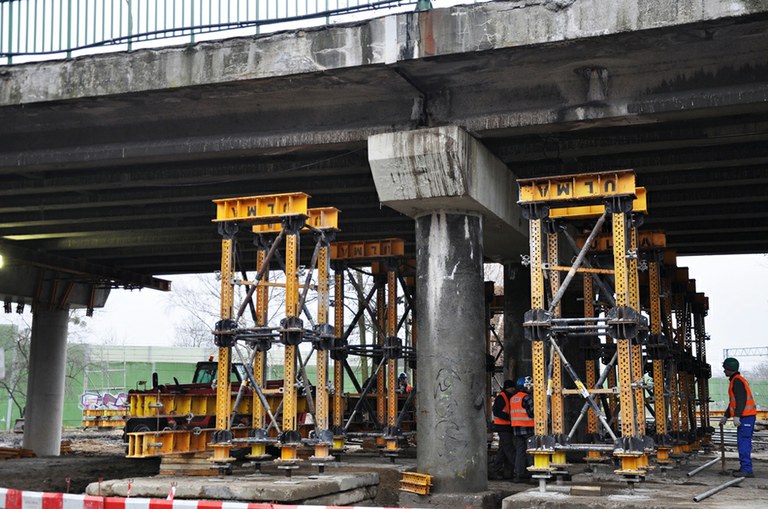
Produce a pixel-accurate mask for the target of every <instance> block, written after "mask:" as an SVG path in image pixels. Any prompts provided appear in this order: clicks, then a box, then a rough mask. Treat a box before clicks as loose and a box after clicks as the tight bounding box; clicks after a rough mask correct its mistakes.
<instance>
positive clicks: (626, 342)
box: [612, 210, 645, 476]
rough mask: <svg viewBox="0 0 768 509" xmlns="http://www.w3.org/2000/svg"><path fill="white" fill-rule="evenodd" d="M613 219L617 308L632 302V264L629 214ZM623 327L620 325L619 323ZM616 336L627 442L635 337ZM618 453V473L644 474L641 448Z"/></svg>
mask: <svg viewBox="0 0 768 509" xmlns="http://www.w3.org/2000/svg"><path fill="white" fill-rule="evenodd" d="M612 222H613V270H614V271H615V272H614V281H615V292H616V308H615V309H617V310H619V311H620V310H622V309H626V308H628V307H629V304H630V288H629V267H628V264H627V214H626V212H624V211H621V210H618V211H614V212H613V213H612ZM619 327H620V326H619ZM618 336H619V337H617V338H616V342H617V351H618V365H619V401H620V405H621V437H622V439H624V444H628V443H631V441H632V439H634V438H636V437H637V435H638V433H637V420H636V418H635V410H636V407H635V402H634V394H633V390H632V351H631V347H632V344H631V343H632V338H630V337H626V334H625V333H624V331H623V330H622V328H621V327H620V328H619V334H618ZM614 456H618V457H619V458H620V459H621V468H619V469H618V470H616V471H615V472H616V473H617V474H620V475H630V476H636V475H644V474H645V470H643V469H642V466H643V461H642V459H641V456H643V453H642V452H640V451H635V450H632V449H631V448H630V449H629V450H628V449H626V448H623V447H621V448H619V449H617V451H616V452H614Z"/></svg>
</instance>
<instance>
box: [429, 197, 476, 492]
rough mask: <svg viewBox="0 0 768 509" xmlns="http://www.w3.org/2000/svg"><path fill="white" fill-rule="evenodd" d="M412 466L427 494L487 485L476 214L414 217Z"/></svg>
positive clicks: (467, 489) (440, 212)
mask: <svg viewBox="0 0 768 509" xmlns="http://www.w3.org/2000/svg"><path fill="white" fill-rule="evenodd" d="M416 252H417V254H416V264H417V271H416V273H417V277H416V308H417V309H418V310H419V312H418V314H417V319H416V323H417V330H418V331H419V347H418V352H417V369H418V370H417V376H418V388H419V392H418V423H419V427H418V432H417V438H418V446H417V453H418V454H417V458H418V460H417V468H418V471H419V472H427V473H429V474H430V475H432V476H433V484H434V486H433V490H432V491H433V493H456V492H464V493H473V492H479V491H483V490H485V489H486V487H487V484H488V482H487V479H486V476H487V444H486V418H485V407H484V402H485V390H486V387H485V336H484V332H483V320H484V317H485V311H484V309H485V305H484V297H483V295H484V293H483V243H482V218H481V217H480V216H478V215H467V214H463V213H453V212H446V211H436V212H432V213H428V214H425V215H420V216H418V217H416Z"/></svg>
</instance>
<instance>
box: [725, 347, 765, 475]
mask: <svg viewBox="0 0 768 509" xmlns="http://www.w3.org/2000/svg"><path fill="white" fill-rule="evenodd" d="M723 371H724V372H725V376H727V377H728V378H729V379H730V380H731V383H730V384H729V385H728V397H729V403H728V409H727V410H726V411H725V413H724V414H723V418H722V419H720V426H723V425H724V424H725V422H726V421H727V420H728V417H733V424H734V425H735V426H736V445H737V446H738V448H739V462H740V464H741V465H740V468H739V469H738V470H735V471H734V472H733V475H734V476H735V477H754V476H755V474H753V473H752V433H753V432H754V430H755V417H756V416H757V406H756V405H755V400H754V398H753V397H752V390H751V389H750V388H749V384H748V383H747V380H746V379H745V378H744V377H743V376H741V373H739V361H738V360H736V359H734V358H733V357H728V358H727V359H725V360H724V361H723Z"/></svg>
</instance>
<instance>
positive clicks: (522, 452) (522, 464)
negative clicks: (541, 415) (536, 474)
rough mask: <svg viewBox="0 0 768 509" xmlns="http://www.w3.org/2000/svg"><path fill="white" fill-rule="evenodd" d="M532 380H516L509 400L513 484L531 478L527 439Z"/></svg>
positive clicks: (530, 420) (523, 378)
mask: <svg viewBox="0 0 768 509" xmlns="http://www.w3.org/2000/svg"><path fill="white" fill-rule="evenodd" d="M532 387H533V379H531V377H530V376H524V377H520V378H518V379H517V383H516V384H515V389H516V390H515V393H514V394H513V395H512V397H511V398H510V399H509V420H510V424H511V427H512V445H513V446H514V449H515V453H514V454H515V475H514V478H513V480H514V482H524V481H526V480H528V479H530V478H531V474H530V473H529V472H528V454H527V452H526V450H527V449H528V439H529V438H530V437H531V436H533V398H531V388H532Z"/></svg>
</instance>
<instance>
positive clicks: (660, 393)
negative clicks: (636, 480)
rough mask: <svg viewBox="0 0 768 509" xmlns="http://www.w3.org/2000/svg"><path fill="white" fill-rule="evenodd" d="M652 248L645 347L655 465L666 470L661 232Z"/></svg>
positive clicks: (669, 443)
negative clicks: (649, 371)
mask: <svg viewBox="0 0 768 509" xmlns="http://www.w3.org/2000/svg"><path fill="white" fill-rule="evenodd" d="M654 233H657V235H654V236H653V237H652V242H651V244H652V245H651V246H650V248H649V250H648V307H649V318H650V335H649V337H648V343H647V345H646V352H647V353H648V358H649V359H651V361H652V364H653V410H654V421H655V426H656V435H655V437H654V440H655V442H656V463H657V464H658V465H659V466H660V467H662V468H663V467H665V466H666V465H668V464H669V463H670V458H669V453H670V451H671V450H672V445H673V444H672V439H671V437H670V436H669V434H668V430H667V405H668V400H667V391H666V386H667V382H668V380H667V379H666V377H665V371H667V370H665V369H664V362H665V361H666V360H667V359H668V357H669V342H668V339H667V337H666V336H665V335H664V334H663V333H662V323H663V320H664V317H663V315H662V311H661V287H662V281H661V262H662V261H663V250H664V249H665V248H666V235H665V234H664V232H654Z"/></svg>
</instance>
